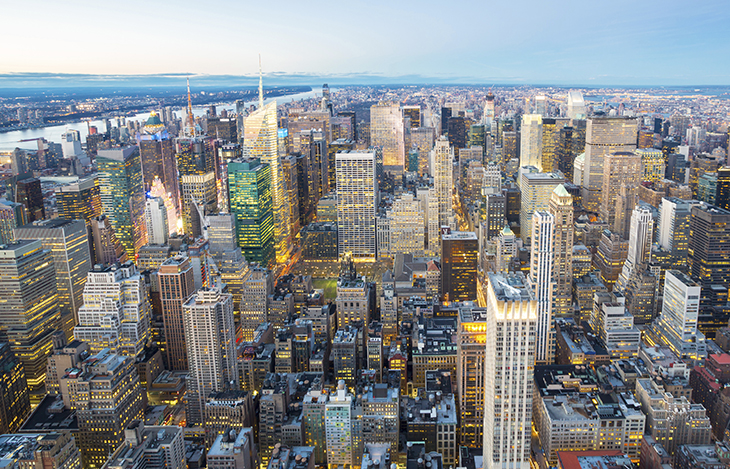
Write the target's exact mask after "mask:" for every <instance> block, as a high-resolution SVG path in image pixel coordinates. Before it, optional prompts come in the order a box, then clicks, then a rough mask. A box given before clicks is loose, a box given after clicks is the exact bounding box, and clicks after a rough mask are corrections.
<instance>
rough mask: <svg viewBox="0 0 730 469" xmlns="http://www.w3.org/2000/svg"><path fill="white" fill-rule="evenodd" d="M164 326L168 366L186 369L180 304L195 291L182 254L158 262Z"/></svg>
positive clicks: (188, 266)
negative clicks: (160, 263)
mask: <svg viewBox="0 0 730 469" xmlns="http://www.w3.org/2000/svg"><path fill="white" fill-rule="evenodd" d="M157 278H158V279H159V282H160V303H161V305H162V321H163V325H164V329H165V343H166V348H165V357H166V359H167V364H166V365H167V366H166V368H167V369H168V370H179V371H187V370H188V351H187V347H186V345H185V327H184V321H183V304H184V303H185V302H186V301H187V300H188V298H190V296H191V295H192V294H193V293H194V292H195V280H194V279H193V268H192V266H191V265H190V261H189V260H188V258H186V257H182V256H176V257H172V258H170V259H167V260H166V261H165V262H163V263H162V265H161V266H160V269H159V270H158V272H157Z"/></svg>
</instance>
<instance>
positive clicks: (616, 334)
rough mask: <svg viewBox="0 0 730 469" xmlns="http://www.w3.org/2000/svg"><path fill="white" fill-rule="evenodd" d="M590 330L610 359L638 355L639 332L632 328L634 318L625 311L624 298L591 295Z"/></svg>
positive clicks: (614, 295)
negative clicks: (604, 348) (591, 313)
mask: <svg viewBox="0 0 730 469" xmlns="http://www.w3.org/2000/svg"><path fill="white" fill-rule="evenodd" d="M591 328H592V329H593V333H594V334H595V335H596V337H598V339H600V340H601V342H602V343H603V346H604V347H606V351H607V352H608V355H609V356H610V357H611V358H612V359H623V358H631V357H636V356H637V355H638V352H639V342H640V339H641V331H639V329H637V328H636V326H634V317H633V316H632V315H631V314H629V312H628V311H627V310H626V298H624V296H623V295H621V294H620V293H619V294H615V293H609V292H605V293H603V292H600V293H594V294H593V315H592V316H591Z"/></svg>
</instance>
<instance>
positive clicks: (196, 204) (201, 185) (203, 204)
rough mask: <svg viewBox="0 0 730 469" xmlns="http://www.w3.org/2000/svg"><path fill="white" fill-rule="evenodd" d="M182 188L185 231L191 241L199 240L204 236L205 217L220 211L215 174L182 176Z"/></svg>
mask: <svg viewBox="0 0 730 469" xmlns="http://www.w3.org/2000/svg"><path fill="white" fill-rule="evenodd" d="M229 165H230V163H229ZM180 186H181V187H182V216H183V231H184V232H185V234H186V235H187V236H188V237H190V238H191V239H195V238H199V237H201V236H203V225H204V219H205V216H206V215H208V214H210V213H215V212H216V211H217V210H218V193H217V187H216V178H215V173H214V172H213V171H211V172H209V173H205V174H186V175H183V176H180ZM229 190H230V188H229Z"/></svg>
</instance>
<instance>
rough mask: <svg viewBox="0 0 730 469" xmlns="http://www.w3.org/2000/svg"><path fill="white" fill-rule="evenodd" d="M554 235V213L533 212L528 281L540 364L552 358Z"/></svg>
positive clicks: (549, 362)
mask: <svg viewBox="0 0 730 469" xmlns="http://www.w3.org/2000/svg"><path fill="white" fill-rule="evenodd" d="M558 187H561V186H558ZM554 236H555V217H554V216H553V215H552V214H551V213H550V212H547V211H545V210H537V211H536V212H535V213H533V214H532V255H531V256H530V283H531V286H532V288H533V290H534V294H535V299H536V300H537V344H536V346H535V349H536V351H535V361H536V362H537V363H541V364H551V363H552V362H553V360H554V358H555V333H554V332H553V325H552V323H553V289H554V282H553V280H554V279H553V258H554V251H553V245H554Z"/></svg>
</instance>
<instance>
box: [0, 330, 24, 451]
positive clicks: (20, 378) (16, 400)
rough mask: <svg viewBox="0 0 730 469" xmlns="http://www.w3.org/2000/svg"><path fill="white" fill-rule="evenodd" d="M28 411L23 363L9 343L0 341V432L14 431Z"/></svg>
mask: <svg viewBox="0 0 730 469" xmlns="http://www.w3.org/2000/svg"><path fill="white" fill-rule="evenodd" d="M29 413H30V398H29V396H28V382H27V381H26V380H25V371H24V370H23V364H22V363H21V362H20V360H18V357H16V356H15V355H14V354H13V351H12V350H11V349H10V344H7V343H0V432H2V433H3V434H4V433H15V432H16V431H17V430H18V429H19V428H20V426H21V425H22V424H23V422H24V421H25V419H26V417H27V416H28V414H29ZM0 456H1V455H0Z"/></svg>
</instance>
